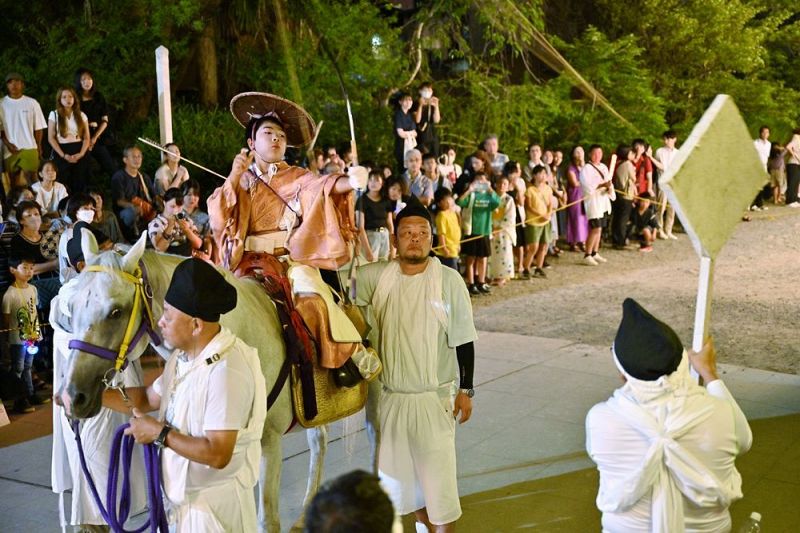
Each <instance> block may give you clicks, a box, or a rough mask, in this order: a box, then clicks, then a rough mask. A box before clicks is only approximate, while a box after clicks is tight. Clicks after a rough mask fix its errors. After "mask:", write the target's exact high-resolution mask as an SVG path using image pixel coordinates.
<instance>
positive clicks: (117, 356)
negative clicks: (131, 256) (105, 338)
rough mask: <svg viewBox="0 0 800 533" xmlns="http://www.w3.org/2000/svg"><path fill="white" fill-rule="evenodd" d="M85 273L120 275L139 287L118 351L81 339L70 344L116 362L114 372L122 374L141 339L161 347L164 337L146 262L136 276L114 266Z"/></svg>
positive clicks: (97, 268)
mask: <svg viewBox="0 0 800 533" xmlns="http://www.w3.org/2000/svg"><path fill="white" fill-rule="evenodd" d="M83 271H84V272H105V273H107V274H117V275H118V276H120V277H122V279H124V280H125V281H127V282H128V283H132V284H133V285H134V287H135V292H134V297H133V310H132V311H131V316H130V318H129V319H128V325H127V327H126V328H125V336H124V337H123V338H122V344H121V345H120V347H119V349H118V350H117V351H114V350H110V349H108V348H106V347H104V346H98V345H96V344H92V343H89V342H86V341H82V340H80V339H72V340H71V341H69V348H70V349H72V350H80V351H82V352H85V353H88V354H90V355H94V356H97V357H100V358H101V359H106V360H108V361H114V369H113V370H114V373H115V374H116V373H118V372H120V371H121V370H123V369H124V368H125V367H126V366H127V365H128V356H129V355H130V354H131V351H132V350H133V349H134V348H135V347H136V345H137V344H138V343H139V341H140V340H141V338H142V337H143V336H144V334H145V333H147V334H148V335H149V336H150V340H151V342H152V343H153V344H154V345H155V346H158V345H160V344H161V337H159V336H158V333H156V331H155V319H154V318H153V307H152V302H153V290H152V288H151V287H150V284H149V283H148V282H147V271H146V270H145V268H144V264H143V263H139V264H138V265H137V266H136V269H135V270H134V271H133V274H129V273H128V272H125V271H123V270H118V269H115V268H112V267H105V266H101V265H89V266H87V267H86V268H84V270H83ZM140 314H141V315H142V316H141V320H139V327H138V328H137V329H135V331H134V328H135V325H136V319H137V317H138V316H139V315H140Z"/></svg>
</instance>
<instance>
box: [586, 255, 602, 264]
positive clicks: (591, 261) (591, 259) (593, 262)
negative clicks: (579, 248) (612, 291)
mask: <svg viewBox="0 0 800 533" xmlns="http://www.w3.org/2000/svg"><path fill="white" fill-rule="evenodd" d="M583 264H584V265H589V266H593V267H596V266H597V265H599V264H600V263H598V262H597V261H595V260H594V257H592V256H591V255H587V256H585V257H584V258H583Z"/></svg>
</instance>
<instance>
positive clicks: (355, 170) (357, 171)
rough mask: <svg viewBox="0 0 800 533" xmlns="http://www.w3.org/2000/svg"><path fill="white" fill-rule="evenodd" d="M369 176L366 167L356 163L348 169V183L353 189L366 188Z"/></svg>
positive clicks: (360, 189) (361, 189)
mask: <svg viewBox="0 0 800 533" xmlns="http://www.w3.org/2000/svg"><path fill="white" fill-rule="evenodd" d="M368 178H369V172H367V169H366V168H365V167H362V166H360V165H356V166H352V167H350V168H349V169H347V183H349V184H350V187H351V188H352V189H353V190H358V191H363V190H364V189H366V188H367V179H368Z"/></svg>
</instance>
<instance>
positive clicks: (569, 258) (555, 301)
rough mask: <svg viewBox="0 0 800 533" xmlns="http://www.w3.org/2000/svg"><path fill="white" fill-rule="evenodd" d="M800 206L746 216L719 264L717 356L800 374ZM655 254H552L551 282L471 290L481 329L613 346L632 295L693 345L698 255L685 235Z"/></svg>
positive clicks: (714, 320)
mask: <svg viewBox="0 0 800 533" xmlns="http://www.w3.org/2000/svg"><path fill="white" fill-rule="evenodd" d="M798 211H800V210H793V209H790V208H787V207H783V206H779V207H775V206H772V205H770V206H769V210H768V211H765V212H760V213H752V214H751V216H752V221H751V222H742V223H740V224H739V226H738V227H737V229H736V231H735V232H734V234H733V236H732V238H731V239H730V240H729V241H728V243H727V244H726V245H725V248H724V249H723V250H722V252H721V253H720V256H719V257H718V258H717V261H716V269H715V273H714V286H713V299H712V308H711V333H712V335H713V336H714V339H715V342H716V346H717V357H718V360H719V361H720V362H724V363H732V364H736V365H742V366H746V367H753V368H759V369H763V370H772V371H777V372H785V373H792V374H800V342H798V340H800V338H799V337H798V325H800V212H798ZM676 235H678V236H679V240H677V241H672V240H671V241H662V240H659V241H657V242H656V243H655V250H654V251H653V252H652V253H647V254H645V253H640V252H638V251H637V250H634V251H617V250H612V249H610V248H608V249H605V248H604V249H602V250H601V253H602V255H603V256H604V257H606V258H607V259H608V263H607V264H605V265H600V266H598V267H589V266H584V265H582V264H580V260H581V259H582V257H583V254H581V253H571V252H564V254H563V255H562V256H561V257H560V258H548V261H549V262H550V263H551V264H552V268H550V269H548V270H547V271H546V272H547V276H548V277H547V279H533V280H530V281H516V280H514V281H510V282H509V283H508V284H507V285H506V286H505V287H502V288H494V290H493V292H492V294H490V295H485V296H477V297H473V305H474V311H475V325H476V326H477V327H478V329H482V330H487V331H501V332H509V333H519V334H523V335H535V336H540V337H550V338H563V339H571V340H574V341H576V342H581V343H586V344H591V345H609V346H610V345H611V342H612V341H613V339H614V334H615V332H616V329H617V326H618V324H619V320H620V317H621V315H622V309H621V303H622V300H623V299H624V298H625V297H628V296H630V297H632V298H635V299H636V300H637V301H638V302H639V303H641V304H642V305H643V306H644V307H645V308H646V309H648V310H649V311H650V312H652V313H653V314H654V315H655V316H656V317H658V318H659V319H661V320H663V321H665V322H667V323H668V324H670V325H671V326H672V327H673V328H674V329H675V331H677V332H678V334H679V335H680V337H681V339H682V340H683V342H684V345H685V346H690V345H691V340H692V329H693V323H694V308H695V299H696V295H697V282H698V279H697V276H698V270H699V259H698V258H697V255H696V254H695V251H694V248H693V247H692V245H691V242H690V241H689V238H688V236H687V235H685V234H682V233H677V232H676Z"/></svg>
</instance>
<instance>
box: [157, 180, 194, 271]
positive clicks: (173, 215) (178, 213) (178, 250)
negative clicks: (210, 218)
mask: <svg viewBox="0 0 800 533" xmlns="http://www.w3.org/2000/svg"><path fill="white" fill-rule="evenodd" d="M163 204H164V205H163V208H162V209H161V213H159V215H158V216H157V217H156V218H154V219H153V220H152V221H151V222H150V224H148V226H147V235H148V236H149V237H150V242H151V243H152V245H153V248H155V249H156V250H158V251H159V252H167V253H170V254H175V255H182V256H185V257H189V256H191V255H192V252H194V251H195V250H200V249H201V248H202V247H203V240H202V239H201V238H200V236H199V235H198V234H197V228H195V226H194V222H192V219H190V218H189V217H187V216H186V214H185V213H184V212H183V210H182V209H181V208H182V207H183V194H181V191H180V189H177V188H175V187H173V188H171V189H167V191H166V192H165V193H164V199H163Z"/></svg>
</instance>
